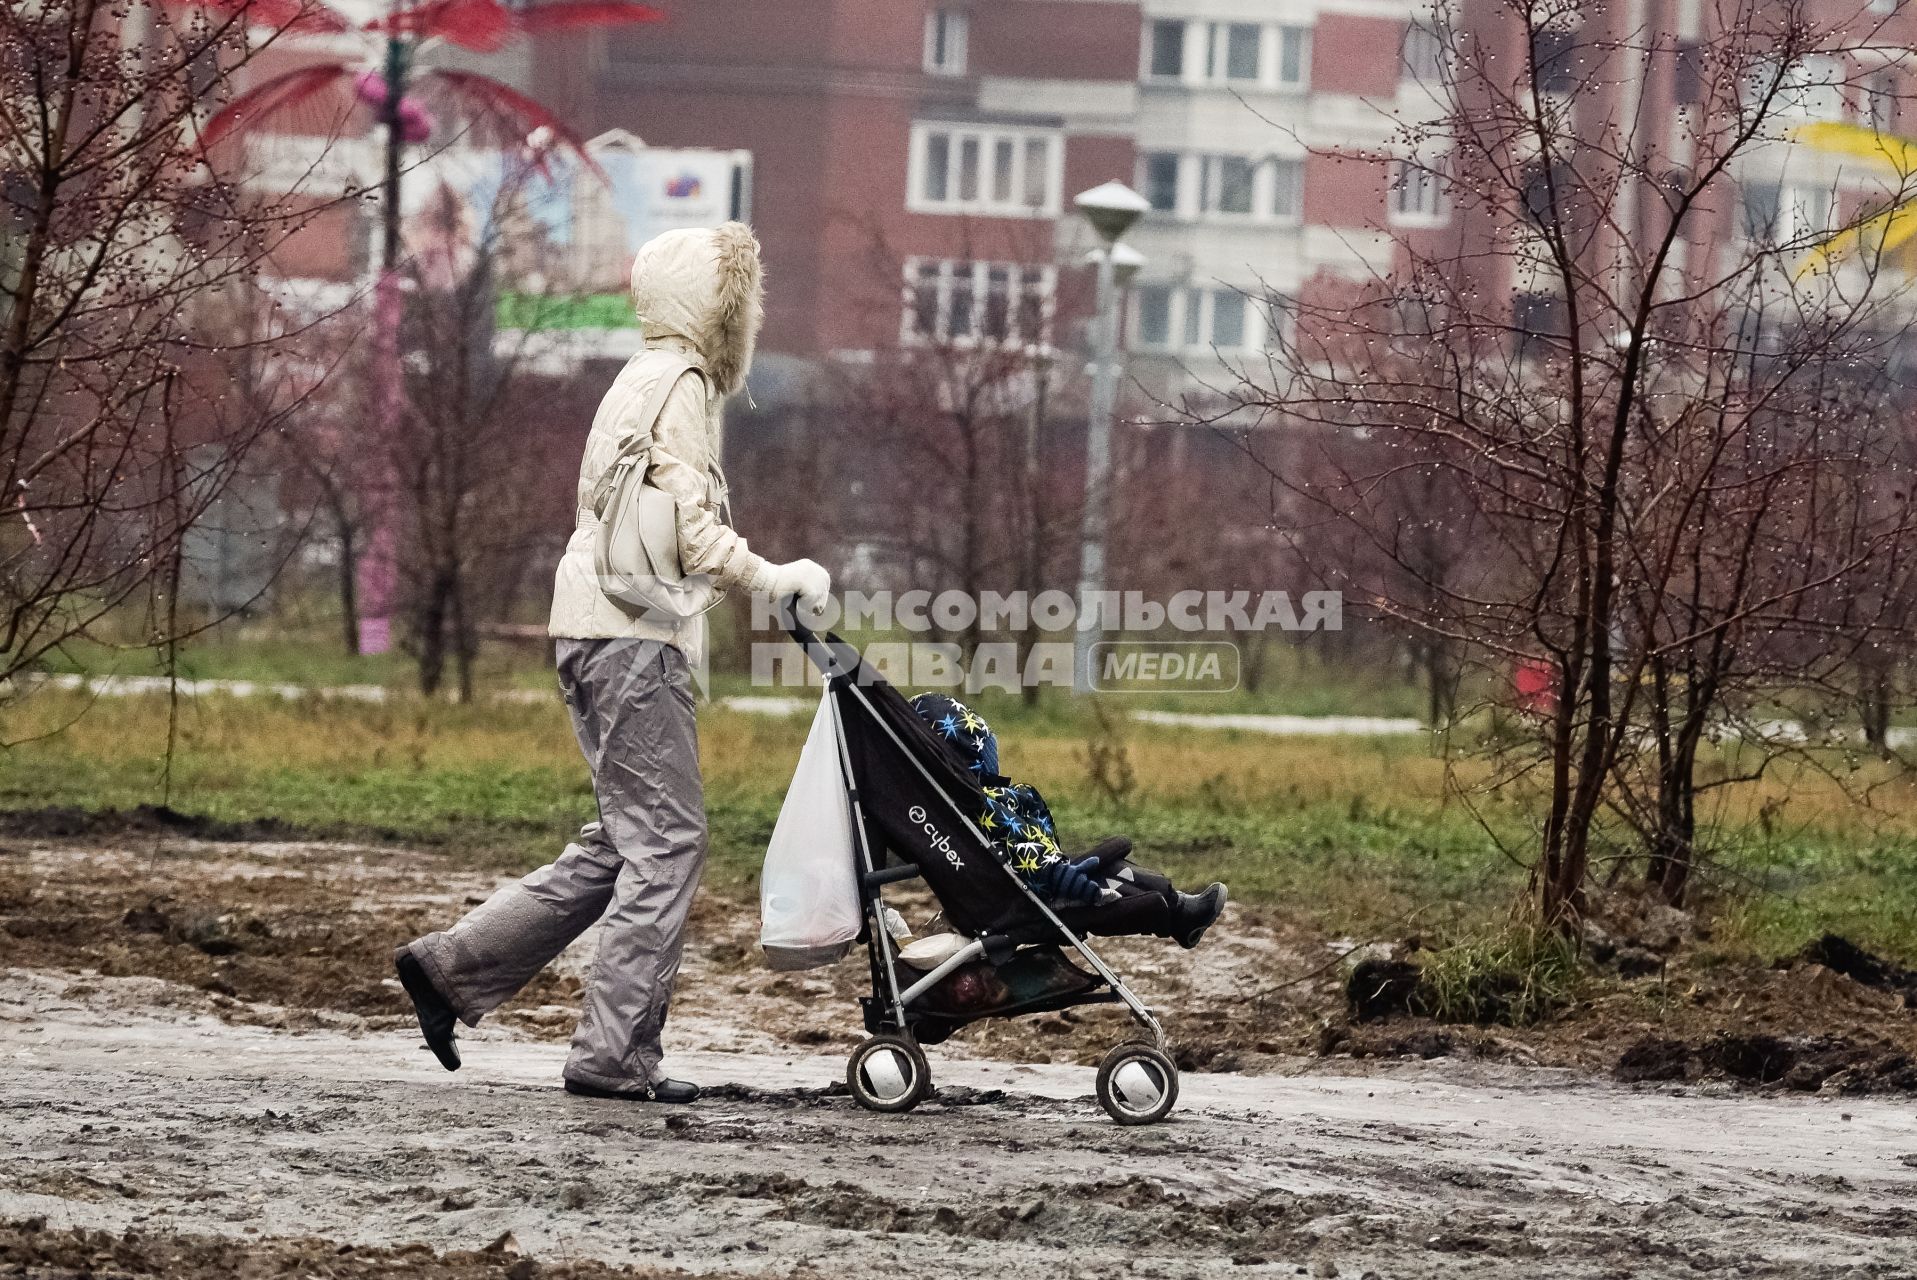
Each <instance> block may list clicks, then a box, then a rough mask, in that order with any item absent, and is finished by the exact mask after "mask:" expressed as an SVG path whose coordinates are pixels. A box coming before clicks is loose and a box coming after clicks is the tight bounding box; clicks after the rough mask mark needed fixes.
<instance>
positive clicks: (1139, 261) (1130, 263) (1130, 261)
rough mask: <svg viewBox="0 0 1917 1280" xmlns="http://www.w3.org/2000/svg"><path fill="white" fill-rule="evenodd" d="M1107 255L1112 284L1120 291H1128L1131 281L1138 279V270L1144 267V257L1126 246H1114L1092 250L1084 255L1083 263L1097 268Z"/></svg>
mask: <svg viewBox="0 0 1917 1280" xmlns="http://www.w3.org/2000/svg"><path fill="white" fill-rule="evenodd" d="M1108 253H1109V254H1111V256H1112V283H1114V284H1116V285H1117V286H1118V287H1119V288H1121V289H1129V288H1130V287H1131V283H1132V281H1134V280H1136V279H1137V278H1138V272H1139V269H1140V268H1141V267H1143V266H1144V265H1145V255H1144V254H1142V253H1140V252H1139V251H1138V250H1136V249H1134V248H1132V247H1131V246H1130V245H1128V244H1115V245H1113V246H1111V247H1110V248H1109V249H1093V250H1092V251H1091V252H1090V253H1088V254H1086V255H1085V261H1086V262H1088V263H1090V264H1091V265H1093V266H1097V265H1098V264H1099V263H1100V262H1103V261H1104V260H1105V255H1106V254H1108Z"/></svg>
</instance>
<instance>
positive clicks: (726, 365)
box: [632, 222, 765, 395]
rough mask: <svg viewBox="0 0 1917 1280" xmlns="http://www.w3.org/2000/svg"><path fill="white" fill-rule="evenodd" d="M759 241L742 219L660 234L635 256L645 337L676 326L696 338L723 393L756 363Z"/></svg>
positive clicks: (635, 289) (635, 287) (761, 312)
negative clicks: (754, 356)
mask: <svg viewBox="0 0 1917 1280" xmlns="http://www.w3.org/2000/svg"><path fill="white" fill-rule="evenodd" d="M763 275H764V273H763V270H762V268H761V267H760V265H759V242H758V241H757V240H756V239H754V238H753V235H752V230H751V228H749V227H747V226H746V225H745V224H744V223H743V222H727V223H724V224H722V225H720V226H717V227H713V228H711V229H710V230H707V229H705V228H692V227H688V228H682V229H680V230H677V231H667V232H665V233H664V234H662V235H657V236H654V237H653V238H652V239H650V240H648V241H646V242H645V244H643V245H641V246H640V247H639V253H638V256H637V257H635V258H634V259H633V263H632V302H633V307H634V309H635V310H637V311H638V313H639V324H640V326H641V328H642V329H643V331H644V333H645V336H646V337H647V338H649V339H650V338H655V337H662V336H665V335H668V334H675V335H677V336H679V337H681V338H684V339H686V340H687V341H689V342H691V343H692V345H693V346H695V347H697V348H698V349H699V354H700V356H702V357H703V358H704V360H705V366H706V372H707V373H708V374H710V375H711V376H712V381H713V383H714V385H716V386H717V387H718V389H719V393H720V394H721V395H731V394H732V393H733V392H734V391H737V390H738V389H739V388H740V386H741V385H743V384H744V382H745V376H746V371H747V370H749V369H750V368H751V367H752V348H753V345H754V344H755V343H756V342H757V341H758V337H759V325H760V324H761V323H762V322H763V320H764V316H765V286H764V280H763Z"/></svg>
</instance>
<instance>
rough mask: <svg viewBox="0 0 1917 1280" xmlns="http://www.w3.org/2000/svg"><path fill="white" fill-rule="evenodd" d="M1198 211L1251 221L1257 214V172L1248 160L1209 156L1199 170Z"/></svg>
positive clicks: (1235, 157) (1234, 157) (1238, 157)
mask: <svg viewBox="0 0 1917 1280" xmlns="http://www.w3.org/2000/svg"><path fill="white" fill-rule="evenodd" d="M1199 173H1200V178H1199V183H1198V211H1199V212H1200V213H1209V214H1225V215H1229V216H1233V217H1245V218H1249V217H1250V216H1251V215H1252V214H1253V213H1255V212H1257V201H1256V198H1255V197H1256V193H1255V187H1256V185H1257V169H1256V167H1255V166H1254V165H1253V164H1252V162H1251V159H1250V158H1249V157H1247V156H1206V157H1205V158H1204V163H1203V165H1202V167H1201V168H1200V171H1199Z"/></svg>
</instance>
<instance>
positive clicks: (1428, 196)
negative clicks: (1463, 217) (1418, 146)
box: [1391, 160, 1445, 225]
mask: <svg viewBox="0 0 1917 1280" xmlns="http://www.w3.org/2000/svg"><path fill="white" fill-rule="evenodd" d="M1444 215H1445V207H1444V182H1443V180H1442V179H1441V178H1439V176H1438V175H1437V174H1436V173H1433V172H1432V171H1431V169H1430V167H1429V166H1427V165H1423V164H1419V163H1417V162H1416V161H1412V160H1397V161H1394V162H1393V163H1392V166H1391V220H1392V221H1393V222H1401V223H1413V224H1419V223H1422V224H1425V225H1434V224H1436V223H1440V222H1443V221H1444Z"/></svg>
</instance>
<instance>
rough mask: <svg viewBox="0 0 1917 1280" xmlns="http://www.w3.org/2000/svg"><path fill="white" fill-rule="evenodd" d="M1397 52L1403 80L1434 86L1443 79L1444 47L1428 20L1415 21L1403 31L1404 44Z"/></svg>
mask: <svg viewBox="0 0 1917 1280" xmlns="http://www.w3.org/2000/svg"><path fill="white" fill-rule="evenodd" d="M1398 52H1399V58H1398V61H1399V63H1400V71H1401V72H1402V78H1403V79H1405V80H1409V81H1412V82H1414V83H1417V84H1426V85H1435V84H1437V83H1438V82H1439V81H1440V80H1441V79H1443V78H1444V45H1443V43H1442V42H1441V41H1440V40H1439V39H1438V32H1437V28H1436V27H1434V26H1433V25H1432V24H1431V21H1430V19H1428V18H1419V19H1415V20H1414V21H1413V22H1412V23H1411V25H1410V26H1408V27H1406V28H1405V29H1404V43H1403V44H1402V45H1401V46H1400V48H1399V51H1398Z"/></svg>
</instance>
